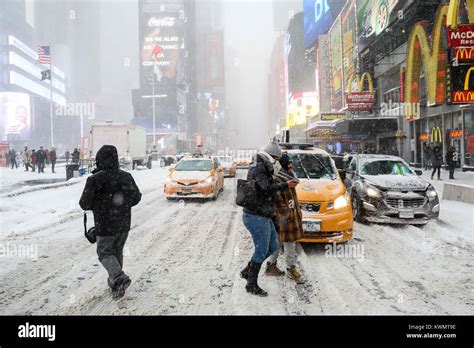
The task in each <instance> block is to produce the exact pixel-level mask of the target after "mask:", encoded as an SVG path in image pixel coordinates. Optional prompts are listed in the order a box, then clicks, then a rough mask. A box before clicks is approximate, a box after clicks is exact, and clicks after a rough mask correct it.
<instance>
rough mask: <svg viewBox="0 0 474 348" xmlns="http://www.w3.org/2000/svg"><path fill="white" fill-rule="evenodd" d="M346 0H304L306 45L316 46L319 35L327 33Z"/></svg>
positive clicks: (308, 46)
mask: <svg viewBox="0 0 474 348" xmlns="http://www.w3.org/2000/svg"><path fill="white" fill-rule="evenodd" d="M345 3H346V0H304V2H303V11H304V42H305V47H306V48H310V47H312V46H314V45H315V44H316V42H317V40H318V36H319V35H322V34H325V33H327V31H328V30H329V28H330V27H331V25H332V23H333V21H334V19H335V18H336V17H337V16H338V14H339V12H341V10H342V8H343V7H344V5H345Z"/></svg>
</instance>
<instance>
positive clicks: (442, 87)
mask: <svg viewBox="0 0 474 348" xmlns="http://www.w3.org/2000/svg"><path fill="white" fill-rule="evenodd" d="M473 1H474V0H473ZM448 8H449V6H448V5H441V6H440V7H439V8H438V11H437V12H436V20H435V23H434V27H433V32H432V33H431V34H432V40H429V39H428V36H429V34H427V32H426V31H425V28H424V27H423V25H422V24H420V23H417V24H415V26H414V27H413V29H412V31H411V33H410V37H409V39H408V48H407V67H406V72H405V102H406V103H419V102H420V91H419V89H420V83H419V82H420V75H421V67H422V63H423V66H424V69H425V79H426V97H427V101H428V105H439V104H444V103H445V102H446V68H447V64H446V54H445V47H444V44H443V41H442V35H441V34H442V28H443V24H444V18H445V17H447V15H448ZM430 41H431V42H432V43H431V44H430ZM405 116H406V117H407V119H409V120H413V119H417V118H419V117H420V115H419V112H417V111H416V108H415V109H413V108H410V109H408V110H406V115H405Z"/></svg>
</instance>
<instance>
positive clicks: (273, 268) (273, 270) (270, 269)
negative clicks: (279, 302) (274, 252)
mask: <svg viewBox="0 0 474 348" xmlns="http://www.w3.org/2000/svg"><path fill="white" fill-rule="evenodd" d="M265 274H266V275H269V276H275V277H281V276H283V275H285V271H282V270H281V269H279V268H278V266H277V263H276V262H275V263H271V262H267V268H266V270H265Z"/></svg>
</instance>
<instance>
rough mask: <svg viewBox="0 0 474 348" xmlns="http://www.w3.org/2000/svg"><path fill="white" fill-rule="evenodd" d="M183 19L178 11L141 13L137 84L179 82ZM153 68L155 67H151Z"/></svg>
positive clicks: (182, 50) (164, 84)
mask: <svg viewBox="0 0 474 348" xmlns="http://www.w3.org/2000/svg"><path fill="white" fill-rule="evenodd" d="M183 36H184V22H183V20H182V19H180V15H179V14H178V13H164V12H161V13H143V14H142V15H141V23H140V84H141V87H142V88H150V87H151V86H152V84H153V70H154V71H155V85H160V86H169V85H176V84H177V83H179V82H180V81H179V80H180V79H181V78H182V76H180V73H182V72H183V70H184V69H183V67H182V65H183V63H184V59H183V57H182V55H183V54H184V41H183ZM154 67H155V69H154Z"/></svg>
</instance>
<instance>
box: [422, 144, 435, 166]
mask: <svg viewBox="0 0 474 348" xmlns="http://www.w3.org/2000/svg"><path fill="white" fill-rule="evenodd" d="M423 152H424V156H423V158H424V160H425V170H428V169H431V156H432V154H433V150H432V149H431V146H430V144H428V143H424V144H423Z"/></svg>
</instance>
